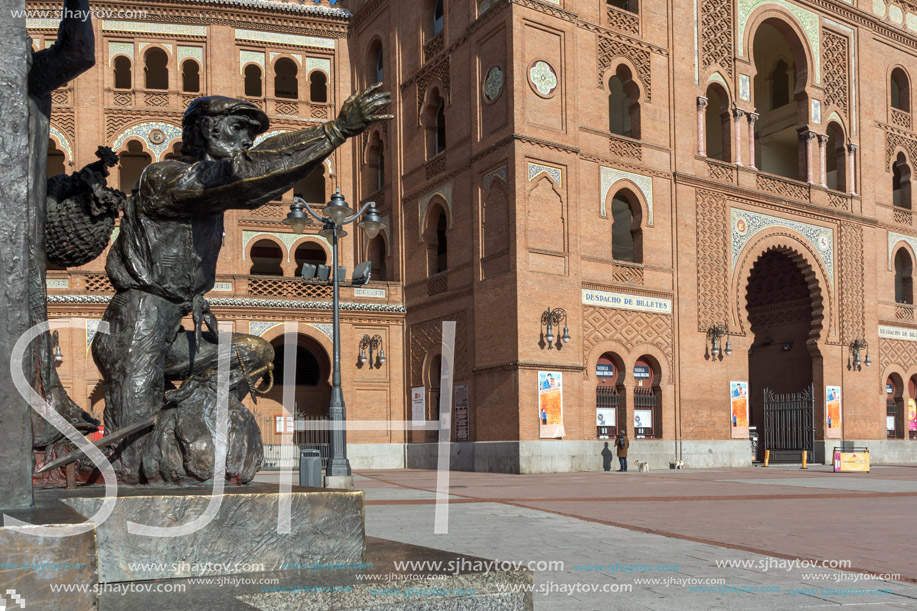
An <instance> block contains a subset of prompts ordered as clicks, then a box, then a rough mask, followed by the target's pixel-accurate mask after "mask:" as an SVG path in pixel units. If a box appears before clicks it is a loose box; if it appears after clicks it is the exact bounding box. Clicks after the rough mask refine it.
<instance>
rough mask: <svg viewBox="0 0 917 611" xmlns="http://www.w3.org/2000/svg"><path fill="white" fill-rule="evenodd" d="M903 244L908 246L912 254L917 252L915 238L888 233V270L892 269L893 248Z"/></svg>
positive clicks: (916, 239) (916, 240)
mask: <svg viewBox="0 0 917 611" xmlns="http://www.w3.org/2000/svg"><path fill="white" fill-rule="evenodd" d="M901 242H904V243H905V244H908V245H909V246H910V247H911V248H912V249H914V252H917V238H915V237H914V236H910V235H904V234H901V233H892V232H888V269H889V271H891V269H892V251H893V250H894V249H895V246H897V245H898V244H900V243H901Z"/></svg>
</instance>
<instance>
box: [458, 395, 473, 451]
mask: <svg viewBox="0 0 917 611" xmlns="http://www.w3.org/2000/svg"><path fill="white" fill-rule="evenodd" d="M469 403H470V399H469V394H468V385H467V384H457V385H456V386H455V440H456V441H468V440H469V439H470V437H471V432H470V427H469V422H468V411H469V408H470V405H469Z"/></svg>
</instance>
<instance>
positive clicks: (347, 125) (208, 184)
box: [158, 85, 391, 216]
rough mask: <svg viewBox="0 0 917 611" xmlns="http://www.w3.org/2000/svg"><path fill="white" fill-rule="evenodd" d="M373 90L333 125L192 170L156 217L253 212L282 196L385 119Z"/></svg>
mask: <svg viewBox="0 0 917 611" xmlns="http://www.w3.org/2000/svg"><path fill="white" fill-rule="evenodd" d="M378 88H379V85H374V86H373V87H371V88H370V89H368V90H367V91H366V92H364V93H362V94H360V95H353V96H351V97H350V98H348V99H347V101H346V102H344V105H343V106H342V107H341V112H340V114H339V115H338V117H337V119H335V120H334V121H329V122H327V123H324V124H322V125H320V126H318V127H313V128H309V129H305V130H300V131H295V132H289V133H285V134H280V135H278V136H273V137H271V138H267V139H266V140H265V141H264V142H262V143H261V144H259V145H258V146H257V147H255V148H253V149H251V150H248V151H242V152H240V153H237V154H236V155H234V156H233V157H232V159H227V160H221V161H200V162H198V163H196V164H194V165H192V166H191V167H190V168H188V170H187V171H185V172H183V173H182V174H180V175H178V176H175V177H174V178H173V179H172V180H171V181H170V182H171V184H170V185H168V187H167V189H169V190H171V192H172V197H171V205H170V206H169V207H170V208H171V210H163V209H162V208H159V210H158V211H159V212H160V213H165V214H169V213H170V212H171V213H172V214H175V215H183V216H186V215H188V214H201V215H203V214H213V213H215V212H220V211H222V210H229V209H251V208H257V207H258V206H261V205H263V204H265V203H266V202H269V201H271V200H272V199H274V198H276V197H278V196H280V195H282V194H283V193H285V192H286V191H289V190H290V189H291V188H292V187H293V185H295V184H296V183H297V182H298V181H300V180H302V179H303V178H305V177H306V176H307V175H308V174H309V172H311V171H312V170H313V169H314V168H315V167H316V166H318V165H319V164H320V163H322V161H324V159H325V158H326V157H327V156H328V155H329V154H331V152H332V151H334V149H336V148H337V147H339V146H340V145H341V144H343V143H344V142H345V141H346V140H347V138H350V137H352V136H356V135H358V134H360V133H362V132H363V131H364V130H365V129H366V128H367V127H369V126H370V125H371V124H372V123H375V122H377V121H384V120H388V119H390V118H391V115H381V114H378V113H379V111H380V110H381V109H382V108H383V107H385V106H387V105H388V104H389V103H390V102H391V98H390V96H389V94H387V93H376V90H377V89H378Z"/></svg>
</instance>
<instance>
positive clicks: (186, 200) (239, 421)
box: [92, 84, 391, 484]
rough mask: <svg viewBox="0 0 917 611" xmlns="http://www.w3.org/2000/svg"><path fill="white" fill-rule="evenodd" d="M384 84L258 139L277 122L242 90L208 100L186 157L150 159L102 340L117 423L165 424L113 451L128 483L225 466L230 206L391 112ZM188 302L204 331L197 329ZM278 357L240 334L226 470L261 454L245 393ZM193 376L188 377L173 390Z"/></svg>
mask: <svg viewBox="0 0 917 611" xmlns="http://www.w3.org/2000/svg"><path fill="white" fill-rule="evenodd" d="M379 87H381V84H376V85H374V86H373V87H371V88H370V89H369V90H367V91H366V92H365V93H363V94H360V95H354V96H351V97H350V98H348V99H347V101H346V102H344V105H343V107H342V108H341V112H340V114H339V116H338V117H337V119H335V120H334V121H329V122H327V123H324V124H323V125H320V126H318V127H312V128H309V129H304V130H300V131H295V132H289V133H285V134H281V135H278V136H273V137H271V138H267V139H266V140H264V141H263V142H262V143H260V144H259V145H258V146H255V147H253V146H252V143H253V141H254V139H255V137H256V136H257V135H259V134H262V133H264V132H265V131H267V129H268V118H267V115H265V114H264V112H262V111H261V110H260V109H258V108H257V107H256V106H254V105H253V104H251V103H249V102H245V101H242V100H234V99H230V98H226V97H221V96H213V97H206V98H200V99H197V100H195V101H194V102H192V103H191V105H190V106H189V107H188V110H187V111H186V113H185V116H184V119H183V138H182V142H183V144H182V154H183V157H182V158H181V159H177V160H168V161H163V162H160V163H155V164H152V165H150V166H149V167H147V168H146V169H145V170H144V172H143V173H142V175H141V176H140V179H139V180H138V181H137V184H136V185H134V188H133V192H132V194H131V196H130V197H129V198H128V199H127V201H126V202H125V205H124V213H123V217H122V220H121V230H120V234H119V236H118V238H117V240H116V241H115V244H114V246H113V247H112V249H111V251H110V253H109V256H108V262H107V265H106V270H107V272H108V275H109V277H110V278H111V281H112V284H113V285H114V287H115V290H116V291H117V292H116V294H115V296H114V297H113V298H112V300H111V302H110V304H109V306H108V309H107V310H106V312H105V316H104V319H103V320H105V321H106V322H108V323H109V325H110V327H109V329H110V332H109V333H108V334H99V335H97V336H96V338H95V340H94V341H93V344H92V354H93V358H94V359H95V362H96V364H97V365H98V367H99V370H100V371H101V372H102V376H103V378H104V380H105V404H106V406H105V414H104V417H105V426H106V432H117V431H118V430H119V429H124V428H125V427H128V426H131V425H136V424H138V423H149V424H150V426H153V427H154V431H153V432H152V433H138V434H135V435H131V436H129V437H127V438H126V439H123V440H121V441H120V442H119V445H118V448H117V451H116V452H115V454H114V456H113V462H114V463H115V467H116V470H117V472H118V475H119V479H120V480H122V481H123V482H125V483H149V482H167V483H178V484H181V483H189V482H194V481H205V480H207V479H209V478H210V477H212V472H213V445H212V441H211V435H210V432H209V431H210V430H212V429H210V428H209V427H212V425H213V411H214V409H215V406H216V399H215V397H216V391H215V377H216V374H215V371H214V370H215V368H216V362H217V344H216V333H217V330H216V320H215V318H214V316H213V315H212V314H211V313H210V309H209V307H208V304H207V301H206V300H205V299H204V295H205V293H207V292H208V291H210V290H211V289H212V288H213V285H214V280H215V275H216V263H217V257H218V255H219V252H220V247H221V245H222V240H223V213H224V212H225V211H226V210H231V209H246V210H251V209H254V208H257V207H259V206H261V205H263V204H265V203H267V202H269V201H271V200H273V199H275V198H276V197H279V196H280V195H281V194H283V193H285V192H286V191H288V190H290V189H291V188H292V187H293V185H294V184H295V183H296V182H298V181H299V180H301V179H303V178H305V177H306V176H307V175H308V174H309V173H310V172H311V171H312V170H313V169H314V168H316V167H317V166H319V165H320V164H321V163H322V161H323V160H324V159H325V158H326V157H327V156H328V155H329V154H330V153H331V152H332V151H333V150H334V149H335V148H337V147H338V146H340V145H341V144H343V143H344V142H345V141H346V139H347V138H349V137H353V136H356V135H358V134H360V133H362V132H363V131H364V130H365V129H366V128H367V127H368V126H369V125H370V124H371V123H373V122H376V121H382V120H387V119H389V118H391V116H390V115H380V114H378V113H379V112H380V111H381V109H382V108H383V107H385V106H386V105H388V104H389V103H390V96H389V94H387V93H377V90H378V89H379ZM188 314H191V315H192V318H193V321H194V329H193V330H188V331H186V330H184V329H183V328H182V326H181V321H182V318H183V317H185V316H186V315H188ZM202 325H206V327H207V328H208V330H209V331H210V333H203V332H202ZM273 356H274V351H273V348H272V347H271V345H270V344H269V343H267V342H266V341H264V340H262V339H260V338H258V337H253V336H249V335H241V334H234V335H233V336H232V361H231V377H230V386H231V392H230V395H231V399H230V421H231V425H230V432H229V446H230V447H229V453H228V456H227V461H226V462H227V469H226V475H227V479H229V480H231V481H233V482H237V483H244V482H246V481H250V480H251V479H252V478H253V477H254V474H255V473H256V472H257V470H258V469H259V468H260V465H261V459H262V448H261V436H260V432H259V430H258V427H257V424H256V423H255V421H254V418H253V417H252V416H251V414H250V413H249V412H248V411H247V410H246V409H245V408H244V407H243V406H242V404H241V399H242V398H243V397H244V396H245V394H246V393H247V392H251V390H252V388H253V384H254V382H255V378H260V377H261V376H263V375H267V374H268V373H269V371H270V365H269V364H270V363H271V362H272V361H273ZM180 380H185V382H184V384H183V385H182V386H181V388H179V389H177V390H172V391H170V392H168V393H165V391H166V390H167V385H171V383H172V382H175V381H180ZM164 393H165V394H164ZM164 408H165V411H164Z"/></svg>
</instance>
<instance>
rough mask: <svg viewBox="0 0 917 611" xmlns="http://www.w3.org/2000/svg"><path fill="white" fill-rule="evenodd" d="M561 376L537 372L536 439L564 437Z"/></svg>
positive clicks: (551, 372)
mask: <svg viewBox="0 0 917 611" xmlns="http://www.w3.org/2000/svg"><path fill="white" fill-rule="evenodd" d="M563 386H564V382H563V374H562V373H561V372H559V371H539V372H538V437H540V438H542V439H560V438H562V437H563V436H564V434H565V433H564V390H563Z"/></svg>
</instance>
